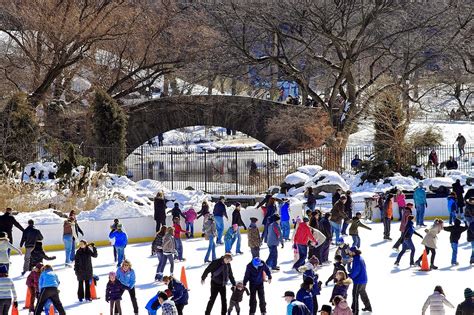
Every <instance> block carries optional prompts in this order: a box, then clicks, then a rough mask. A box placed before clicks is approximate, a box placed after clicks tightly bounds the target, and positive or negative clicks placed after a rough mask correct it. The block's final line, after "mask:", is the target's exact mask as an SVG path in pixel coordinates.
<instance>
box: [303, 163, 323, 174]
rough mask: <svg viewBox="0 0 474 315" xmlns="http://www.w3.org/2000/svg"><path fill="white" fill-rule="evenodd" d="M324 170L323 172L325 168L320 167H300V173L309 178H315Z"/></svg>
mask: <svg viewBox="0 0 474 315" xmlns="http://www.w3.org/2000/svg"><path fill="white" fill-rule="evenodd" d="M322 170H323V167H322V166H319V165H304V166H300V167H298V172H301V173H303V174H306V175H308V176H314V175H316V174H317V173H319V172H321V171H322Z"/></svg>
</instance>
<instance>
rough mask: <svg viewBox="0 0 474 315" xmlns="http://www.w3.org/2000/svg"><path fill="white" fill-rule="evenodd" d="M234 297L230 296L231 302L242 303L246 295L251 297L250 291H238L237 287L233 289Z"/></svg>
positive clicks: (245, 289) (244, 289)
mask: <svg viewBox="0 0 474 315" xmlns="http://www.w3.org/2000/svg"><path fill="white" fill-rule="evenodd" d="M231 290H232V295H231V296H230V300H231V301H235V302H242V300H243V297H244V293H247V295H250V292H249V289H247V288H246V287H244V288H243V289H242V290H239V289H237V287H232V288H231Z"/></svg>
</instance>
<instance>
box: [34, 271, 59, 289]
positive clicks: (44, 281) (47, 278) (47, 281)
mask: <svg viewBox="0 0 474 315" xmlns="http://www.w3.org/2000/svg"><path fill="white" fill-rule="evenodd" d="M38 286H39V290H40V291H41V290H42V289H43V288H51V287H54V288H57V287H59V279H58V276H57V275H56V274H55V273H54V271H52V270H45V271H43V272H42V273H41V275H40V277H39V282H38Z"/></svg>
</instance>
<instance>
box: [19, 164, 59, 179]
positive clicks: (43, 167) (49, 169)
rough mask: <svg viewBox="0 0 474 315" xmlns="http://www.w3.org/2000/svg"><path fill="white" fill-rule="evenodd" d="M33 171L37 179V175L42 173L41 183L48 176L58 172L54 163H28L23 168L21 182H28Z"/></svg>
mask: <svg viewBox="0 0 474 315" xmlns="http://www.w3.org/2000/svg"><path fill="white" fill-rule="evenodd" d="M33 169H34V175H35V177H36V178H37V177H38V175H39V173H40V172H41V171H43V179H42V181H46V180H48V179H49V178H48V175H49V174H56V172H57V171H58V166H57V164H56V163H54V162H44V163H42V162H35V163H30V164H27V165H26V166H25V170H24V175H23V180H24V181H28V180H29V179H30V174H31V171H32V170H33Z"/></svg>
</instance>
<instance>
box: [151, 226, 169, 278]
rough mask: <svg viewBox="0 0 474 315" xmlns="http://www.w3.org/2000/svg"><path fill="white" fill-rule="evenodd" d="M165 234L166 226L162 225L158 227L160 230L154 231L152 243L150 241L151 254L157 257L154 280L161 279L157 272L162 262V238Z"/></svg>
mask: <svg viewBox="0 0 474 315" xmlns="http://www.w3.org/2000/svg"><path fill="white" fill-rule="evenodd" d="M165 234H166V226H165V225H163V226H161V227H160V230H159V231H158V232H157V233H156V235H155V239H154V240H153V243H151V251H152V253H153V254H155V255H156V257H158V265H157V266H156V273H155V281H160V280H161V279H159V272H160V269H159V268H160V266H161V264H162V260H163V259H164V256H163V238H164V237H165Z"/></svg>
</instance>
